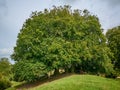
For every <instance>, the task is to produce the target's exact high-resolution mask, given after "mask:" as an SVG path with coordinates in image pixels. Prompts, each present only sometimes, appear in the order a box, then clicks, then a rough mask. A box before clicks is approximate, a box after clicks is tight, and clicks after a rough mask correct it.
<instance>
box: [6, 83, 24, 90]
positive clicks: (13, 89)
mask: <svg viewBox="0 0 120 90" xmlns="http://www.w3.org/2000/svg"><path fill="white" fill-rule="evenodd" d="M11 83H12V86H11V87H10V88H7V89H6V90H16V88H15V87H16V86H19V85H22V84H23V83H24V82H15V81H11Z"/></svg>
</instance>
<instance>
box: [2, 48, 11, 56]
mask: <svg viewBox="0 0 120 90" xmlns="http://www.w3.org/2000/svg"><path fill="white" fill-rule="evenodd" d="M12 51H13V49H12V48H2V49H0V57H8V56H10V55H11V54H12Z"/></svg>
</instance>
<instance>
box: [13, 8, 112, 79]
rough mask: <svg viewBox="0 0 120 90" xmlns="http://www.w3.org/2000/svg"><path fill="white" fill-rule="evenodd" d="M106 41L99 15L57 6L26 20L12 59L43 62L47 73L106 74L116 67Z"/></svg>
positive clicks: (18, 61)
mask: <svg viewBox="0 0 120 90" xmlns="http://www.w3.org/2000/svg"><path fill="white" fill-rule="evenodd" d="M105 42H106V40H105V36H104V35H103V33H102V29H101V25H100V23H99V20H98V18H97V17H96V16H94V15H91V14H90V13H89V12H88V11H87V10H84V11H81V10H71V8H70V6H64V7H61V6H60V7H55V6H54V7H53V9H50V10H47V9H45V10H44V12H33V13H32V15H31V17H30V18H28V19H27V20H26V22H25V23H24V24H23V27H22V29H21V30H20V33H19V35H18V39H17V43H16V47H14V53H13V54H12V58H13V59H14V60H15V61H17V63H20V62H21V61H28V62H27V63H28V64H29V61H31V60H33V61H34V62H37V63H43V64H44V65H45V66H47V70H49V71H51V70H55V72H58V70H59V69H60V68H63V69H65V71H66V72H74V71H77V70H81V71H85V72H92V73H106V72H110V71H111V70H112V64H111V59H110V56H111V53H110V50H109V48H107V46H106V43H105ZM27 63H26V65H27ZM18 67H21V68H23V66H22V65H18ZM16 68H17V67H16ZM28 69H29V68H28ZM25 70H26V69H25ZM23 71H24V69H23V70H22V71H21V72H23ZM27 71H28V70H27ZM21 72H20V73H21ZM16 73H19V72H16ZM24 74H25V73H24ZM24 74H23V75H24ZM15 75H17V74H15ZM16 77H17V76H16Z"/></svg>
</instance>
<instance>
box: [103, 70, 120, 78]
mask: <svg viewBox="0 0 120 90" xmlns="http://www.w3.org/2000/svg"><path fill="white" fill-rule="evenodd" d="M118 75H119V74H118V73H117V72H116V71H112V72H110V73H108V74H106V75H105V77H107V78H117V76H118Z"/></svg>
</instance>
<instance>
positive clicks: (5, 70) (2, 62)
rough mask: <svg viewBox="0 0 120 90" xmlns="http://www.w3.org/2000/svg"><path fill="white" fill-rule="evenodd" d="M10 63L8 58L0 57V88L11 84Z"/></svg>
mask: <svg viewBox="0 0 120 90" xmlns="http://www.w3.org/2000/svg"><path fill="white" fill-rule="evenodd" d="M11 68H12V66H11V64H10V62H9V60H8V58H0V90H4V89H6V88H8V87H10V86H11V82H10V79H11V74H12V71H11Z"/></svg>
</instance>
